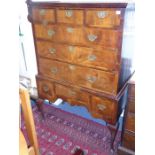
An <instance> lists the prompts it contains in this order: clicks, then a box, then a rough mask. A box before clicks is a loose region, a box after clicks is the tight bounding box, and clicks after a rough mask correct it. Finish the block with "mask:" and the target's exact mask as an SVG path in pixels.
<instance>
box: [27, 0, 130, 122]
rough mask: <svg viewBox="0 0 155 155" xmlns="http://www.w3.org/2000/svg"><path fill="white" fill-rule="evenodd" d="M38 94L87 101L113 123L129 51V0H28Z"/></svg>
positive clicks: (98, 114) (93, 110) (94, 111)
mask: <svg viewBox="0 0 155 155" xmlns="http://www.w3.org/2000/svg"><path fill="white" fill-rule="evenodd" d="M27 5H28V11H29V14H28V19H29V21H30V22H31V23H32V29H33V37H34V44H35V50H36V57H37V65H38V75H37V76H36V79H37V87H38V93H39V97H40V98H42V99H48V100H49V101H55V100H56V99H57V98H62V99H64V100H65V101H68V102H69V103H70V104H72V105H81V106H85V107H86V108H87V109H88V111H89V112H90V113H91V114H92V116H93V117H96V118H101V119H103V120H105V121H106V122H107V123H109V124H113V125H115V124H116V122H117V120H118V116H119V115H120V113H121V109H122V103H121V101H122V97H123V92H124V89H125V87H126V81H127V80H128V79H129V77H130V76H131V74H132V71H131V70H130V68H131V57H130V56H127V55H126V54H125V52H124V50H122V40H123V23H124V14H125V9H126V6H127V4H126V3H81V4H80V3H54V2H32V1H29V0H28V1H27Z"/></svg>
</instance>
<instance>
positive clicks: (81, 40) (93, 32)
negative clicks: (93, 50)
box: [34, 24, 121, 49]
mask: <svg viewBox="0 0 155 155" xmlns="http://www.w3.org/2000/svg"><path fill="white" fill-rule="evenodd" d="M34 28H35V37H36V38H37V39H45V40H49V41H54V42H59V43H71V44H76V45H86V46H91V45H102V46H104V47H107V48H111V49H118V48H119V47H120V36H121V32H120V31H118V30H111V29H107V30H105V29H100V28H87V27H79V26H69V25H68V26H67V25H57V24H55V25H46V26H45V25H43V24H34Z"/></svg>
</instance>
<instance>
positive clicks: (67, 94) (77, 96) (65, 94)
mask: <svg viewBox="0 0 155 155" xmlns="http://www.w3.org/2000/svg"><path fill="white" fill-rule="evenodd" d="M55 91H56V96H57V97H60V98H62V99H64V100H65V101H68V102H69V103H71V104H73V105H84V106H85V107H87V108H88V109H90V106H89V95H88V94H87V93H85V92H83V91H80V90H78V89H75V88H70V87H66V86H63V85H59V84H56V88H55Z"/></svg>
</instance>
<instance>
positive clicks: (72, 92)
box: [68, 90, 76, 96]
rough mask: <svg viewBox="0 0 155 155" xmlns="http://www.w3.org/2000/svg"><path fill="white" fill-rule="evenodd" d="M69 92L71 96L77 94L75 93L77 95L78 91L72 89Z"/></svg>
mask: <svg viewBox="0 0 155 155" xmlns="http://www.w3.org/2000/svg"><path fill="white" fill-rule="evenodd" d="M68 94H69V95H70V96H75V95H76V92H75V91H71V90H70V91H69V92H68Z"/></svg>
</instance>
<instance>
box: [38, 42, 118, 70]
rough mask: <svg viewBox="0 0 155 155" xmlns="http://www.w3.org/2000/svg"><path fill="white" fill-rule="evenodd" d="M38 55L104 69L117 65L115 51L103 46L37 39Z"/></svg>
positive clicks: (115, 67)
mask: <svg viewBox="0 0 155 155" xmlns="http://www.w3.org/2000/svg"><path fill="white" fill-rule="evenodd" d="M36 45H37V51H38V54H39V56H43V57H46V58H51V59H57V60H61V61H66V62H70V63H75V64H80V65H83V66H88V67H95V68H98V69H104V70H116V69H117V66H118V64H119V63H118V59H117V51H114V50H109V49H104V48H99V47H98V48H97V47H96V49H93V48H89V47H80V46H73V45H64V44H55V43H49V42H45V41H37V42H36Z"/></svg>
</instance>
